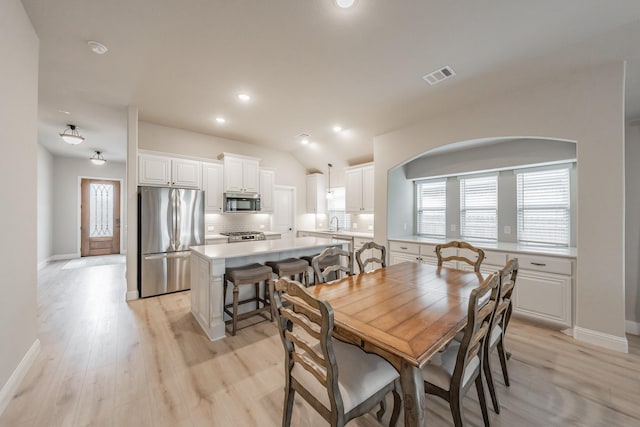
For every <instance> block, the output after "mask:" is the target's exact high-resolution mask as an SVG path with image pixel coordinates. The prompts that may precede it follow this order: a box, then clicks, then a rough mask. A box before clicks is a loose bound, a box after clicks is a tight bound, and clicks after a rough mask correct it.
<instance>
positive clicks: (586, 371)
mask: <svg viewBox="0 0 640 427" xmlns="http://www.w3.org/2000/svg"><path fill="white" fill-rule="evenodd" d="M39 282H40V285H39V293H38V304H39V338H40V340H41V344H42V351H41V353H40V355H39V357H38V359H37V361H36V363H35V365H34V366H33V367H32V369H31V370H30V371H29V373H28V375H27V377H26V378H25V380H24V382H23V384H22V385H21V387H20V389H19V391H18V393H17V394H16V395H15V396H14V398H13V400H12V401H11V402H10V404H9V406H8V407H7V409H6V410H5V412H4V414H3V415H2V416H1V417H0V427H9V426H10V427H27V426H28V427H32V426H89V425H91V426H114V427H115V426H118V427H119V426H135V427H145V426H156V427H160V426H167V427H169V426H171V427H181V426H190V427H197V426H278V425H280V423H281V408H282V399H283V391H282V390H283V384H284V383H283V381H284V376H283V370H284V367H283V354H284V352H283V349H282V344H281V342H280V338H279V336H278V334H277V331H276V327H275V325H274V324H270V323H268V322H264V323H260V324H258V325H256V326H253V327H251V328H248V329H244V330H242V331H240V332H239V334H238V335H237V336H236V337H232V338H227V339H225V340H221V341H217V342H214V343H211V342H209V341H208V339H207V338H206V337H205V336H204V334H203V333H202V332H201V331H200V329H199V327H198V326H197V324H196V323H195V321H194V320H193V319H192V317H191V313H190V311H189V298H190V295H189V293H188V292H182V293H178V294H172V295H165V296H162V297H157V298H149V299H145V300H138V301H134V302H132V303H130V304H127V303H126V302H125V301H124V294H125V283H124V264H122V258H121V257H111V258H110V259H109V258H100V259H97V260H96V261H91V262H89V261H88V262H77V261H76V262H73V261H72V262H71V263H68V262H67V263H65V262H56V263H52V264H50V265H49V266H47V267H46V268H44V269H43V270H41V272H40V279H39ZM512 325H513V326H512V327H511V329H510V331H509V336H508V341H507V346H508V347H509V349H510V350H511V351H512V353H513V357H512V359H511V360H510V361H509V372H510V374H511V379H512V383H511V387H509V388H506V387H505V386H504V384H503V383H502V380H501V376H500V374H499V372H498V371H496V377H497V378H500V381H499V383H498V385H497V388H498V393H499V396H500V398H501V403H502V413H501V414H500V415H496V414H494V413H493V412H492V411H491V410H490V412H489V413H490V416H491V422H492V425H493V426H639V425H640V405H639V403H640V339H638V337H634V336H629V340H630V347H631V353H630V354H628V355H624V354H618V353H614V352H610V351H607V350H602V349H599V348H596V347H590V346H587V345H581V344H578V343H576V342H575V341H574V340H572V339H571V338H569V337H567V336H565V335H563V334H561V333H559V332H555V331H551V330H549V329H545V328H540V327H537V326H534V325H531V324H527V323H524V322H520V321H514V322H513V323H512ZM494 367H497V368H498V370H499V365H498V364H497V359H495V360H494ZM465 400H466V402H465V408H464V412H465V414H466V416H467V420H468V421H469V423H470V424H471V425H476V426H477V425H481V417H480V410H479V407H478V403H477V400H476V396H475V391H471V392H470V395H469V396H468V397H467V399H465ZM389 403H390V404H391V401H390V400H389ZM427 407H428V413H427V420H428V425H429V426H449V425H452V422H451V417H450V415H449V410H448V407H447V406H446V405H445V404H444V403H443V402H442V401H440V400H439V399H437V398H435V397H428V398H427ZM388 412H390V411H388ZM388 416H389V414H387V415H386V417H385V421H386V420H388ZM292 425H293V426H295V427H298V426H300V427H308V426H325V425H326V423H325V422H324V421H323V420H322V418H320V416H318V415H317V414H316V413H315V412H314V411H313V409H311V408H310V407H309V406H308V405H306V404H305V403H303V401H302V400H301V399H300V398H296V404H295V407H294V420H293V423H292ZM351 425H353V426H361V427H369V426H377V425H379V424H378V423H377V421H376V420H375V417H373V416H370V415H366V416H364V417H361V418H360V419H358V420H355V421H353V422H352V423H351Z"/></svg>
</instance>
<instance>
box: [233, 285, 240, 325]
mask: <svg viewBox="0 0 640 427" xmlns="http://www.w3.org/2000/svg"><path fill="white" fill-rule="evenodd" d="M238 292H239V290H238V285H236V284H235V283H234V284H233V319H232V322H231V323H232V331H231V335H233V336H235V335H236V330H237V329H238Z"/></svg>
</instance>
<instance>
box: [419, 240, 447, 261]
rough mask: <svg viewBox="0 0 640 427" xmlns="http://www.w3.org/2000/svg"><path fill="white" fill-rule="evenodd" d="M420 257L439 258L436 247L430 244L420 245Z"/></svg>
mask: <svg viewBox="0 0 640 427" xmlns="http://www.w3.org/2000/svg"><path fill="white" fill-rule="evenodd" d="M420 255H421V256H423V257H425V256H427V257H435V258H437V255H436V245H429V244H425V243H422V244H421V245H420ZM443 256H444V255H443Z"/></svg>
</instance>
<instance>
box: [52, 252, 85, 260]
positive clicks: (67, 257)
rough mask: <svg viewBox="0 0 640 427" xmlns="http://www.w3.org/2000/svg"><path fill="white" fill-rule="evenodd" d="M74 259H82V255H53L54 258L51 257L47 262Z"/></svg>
mask: <svg viewBox="0 0 640 427" xmlns="http://www.w3.org/2000/svg"><path fill="white" fill-rule="evenodd" d="M74 258H80V254H79V253H75V254H59V255H53V256H51V257H49V259H48V260H47V261H62V260H65V259H74Z"/></svg>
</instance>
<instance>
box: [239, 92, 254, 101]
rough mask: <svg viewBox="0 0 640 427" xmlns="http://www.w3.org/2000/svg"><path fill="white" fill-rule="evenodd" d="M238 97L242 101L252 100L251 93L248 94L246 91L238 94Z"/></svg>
mask: <svg viewBox="0 0 640 427" xmlns="http://www.w3.org/2000/svg"><path fill="white" fill-rule="evenodd" d="M238 99H239V100H240V101H242V102H249V101H251V97H250V96H249V95H247V94H246V93H239V94H238Z"/></svg>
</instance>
